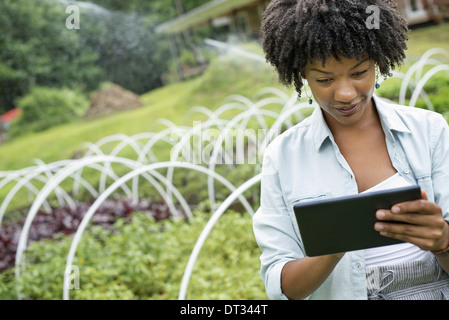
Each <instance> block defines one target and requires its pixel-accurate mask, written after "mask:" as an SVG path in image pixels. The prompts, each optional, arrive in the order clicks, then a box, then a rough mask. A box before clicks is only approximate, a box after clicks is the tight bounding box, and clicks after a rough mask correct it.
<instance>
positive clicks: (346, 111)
mask: <svg viewBox="0 0 449 320" xmlns="http://www.w3.org/2000/svg"><path fill="white" fill-rule="evenodd" d="M359 106H360V102H359V103H356V104H353V105H351V106H348V107H334V109H335V110H337V111H338V112H339V113H342V114H344V115H351V114H353V113H354V112H355V111H357V109H358V108H359Z"/></svg>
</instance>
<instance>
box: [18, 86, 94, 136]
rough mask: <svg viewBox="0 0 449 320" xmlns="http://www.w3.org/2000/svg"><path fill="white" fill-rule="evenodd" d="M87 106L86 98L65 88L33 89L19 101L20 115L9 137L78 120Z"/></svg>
mask: <svg viewBox="0 0 449 320" xmlns="http://www.w3.org/2000/svg"><path fill="white" fill-rule="evenodd" d="M88 105H89V101H88V100H87V98H86V97H85V96H84V95H83V94H81V93H78V92H77V91H74V90H70V89H67V88H62V89H59V88H47V87H35V88H33V90H32V91H31V92H30V93H29V94H28V95H26V96H24V97H23V98H21V99H20V100H19V103H18V106H19V108H20V109H21V110H22V115H21V116H20V118H19V119H18V120H17V121H16V122H15V123H14V124H13V126H12V130H11V135H12V136H18V135H21V134H23V133H24V132H38V131H43V130H46V129H48V128H50V127H52V126H55V125H59V124H63V123H67V122H70V121H72V120H74V119H77V118H79V117H80V116H81V115H82V114H84V112H85V111H86V109H87V107H88Z"/></svg>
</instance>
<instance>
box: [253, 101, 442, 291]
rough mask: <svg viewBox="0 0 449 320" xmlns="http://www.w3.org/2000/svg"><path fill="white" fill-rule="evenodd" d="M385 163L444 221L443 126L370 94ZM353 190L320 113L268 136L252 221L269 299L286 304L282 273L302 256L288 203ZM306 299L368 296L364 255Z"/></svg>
mask: <svg viewBox="0 0 449 320" xmlns="http://www.w3.org/2000/svg"><path fill="white" fill-rule="evenodd" d="M373 99H374V102H375V105H376V107H377V111H378V113H379V116H380V120H381V123H382V128H383V130H384V133H385V137H386V144H387V148H388V153H389V156H390V159H391V161H392V163H393V166H394V167H395V169H396V170H397V171H398V172H400V173H401V174H402V176H403V177H404V178H405V179H407V180H408V181H409V182H410V183H413V184H418V185H419V186H420V187H421V188H422V189H424V190H425V191H426V193H427V196H428V199H429V200H430V201H434V202H436V203H437V204H439V205H440V206H441V208H442V210H443V214H444V216H445V219H448V218H449V127H448V124H447V122H446V121H445V119H444V118H443V117H442V116H441V115H440V114H438V113H435V112H431V111H428V110H423V109H418V108H412V107H406V106H399V105H396V104H391V103H389V102H387V101H385V100H383V99H380V98H378V97H376V96H374V97H373ZM356 193H358V188H357V184H356V181H355V179H354V174H353V172H352V170H351V168H350V167H349V165H348V163H347V162H346V160H345V159H344V157H343V156H342V154H341V153H340V151H339V149H338V146H337V145H336V143H335V141H334V138H333V136H332V133H331V131H330V130H329V128H328V126H327V124H326V122H325V120H324V118H323V114H322V111H321V109H320V108H318V107H317V108H316V110H314V112H313V114H312V115H311V116H310V117H308V118H307V119H305V120H303V121H302V122H300V123H299V124H297V125H296V126H294V127H292V128H290V129H289V130H287V131H286V132H284V133H283V134H281V135H280V136H278V137H277V138H276V139H274V140H273V141H272V142H271V143H270V145H269V146H268V148H267V149H266V151H265V154H264V160H263V168H262V181H261V206H260V208H259V209H258V210H257V212H256V214H255V215H254V219H253V227H254V234H255V237H256V240H257V243H258V245H259V247H260V248H261V250H262V255H261V257H260V260H261V275H262V279H263V281H264V283H265V288H266V292H267V296H268V298H269V299H287V297H286V296H285V295H284V294H283V292H282V289H281V271H282V268H283V267H284V265H285V264H286V263H287V262H288V261H291V260H295V259H300V258H303V257H304V250H303V245H302V242H301V236H300V233H299V230H298V226H297V224H296V218H295V215H294V212H293V205H294V204H295V203H297V202H301V201H308V200H316V199H321V198H323V199H324V198H332V197H338V196H344V195H350V194H356ZM309 298H310V299H367V289H366V276H365V259H364V251H363V250H360V251H352V252H348V253H346V254H345V256H344V257H343V259H342V260H340V262H339V263H338V264H337V266H336V267H335V269H334V271H333V272H332V273H331V275H330V276H329V277H328V278H327V280H326V281H325V282H324V283H323V284H322V285H321V286H320V287H319V288H318V289H317V290H316V291H315V292H314V293H313V294H312V295H311V296H310V297H309Z"/></svg>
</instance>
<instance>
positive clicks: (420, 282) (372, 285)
mask: <svg viewBox="0 0 449 320" xmlns="http://www.w3.org/2000/svg"><path fill="white" fill-rule="evenodd" d="M366 281H367V289H368V299H369V300H449V275H448V274H447V273H446V272H445V271H444V270H443V269H442V268H441V267H440V265H439V264H438V262H437V260H436V258H435V256H434V255H433V254H432V253H431V252H427V254H426V255H425V256H424V257H423V259H421V260H417V261H409V262H404V263H399V264H395V265H389V266H368V267H367V268H366Z"/></svg>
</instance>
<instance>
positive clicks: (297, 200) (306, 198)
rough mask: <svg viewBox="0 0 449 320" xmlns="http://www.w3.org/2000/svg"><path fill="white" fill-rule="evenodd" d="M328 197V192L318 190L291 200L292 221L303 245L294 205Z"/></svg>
mask: <svg viewBox="0 0 449 320" xmlns="http://www.w3.org/2000/svg"><path fill="white" fill-rule="evenodd" d="M327 198H329V196H328V194H326V193H324V192H318V193H314V194H308V195H303V196H300V197H298V198H295V199H294V200H293V201H290V210H289V212H290V219H291V223H292V224H293V226H294V229H295V232H296V235H297V237H298V238H299V240H300V242H301V246H302V239H301V233H300V232H299V227H298V223H297V220H296V215H295V211H294V210H293V207H294V206H295V205H296V204H298V203H305V202H309V201H316V200H324V199H327ZM302 249H303V251H304V248H302ZM303 253H304V252H303Z"/></svg>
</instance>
